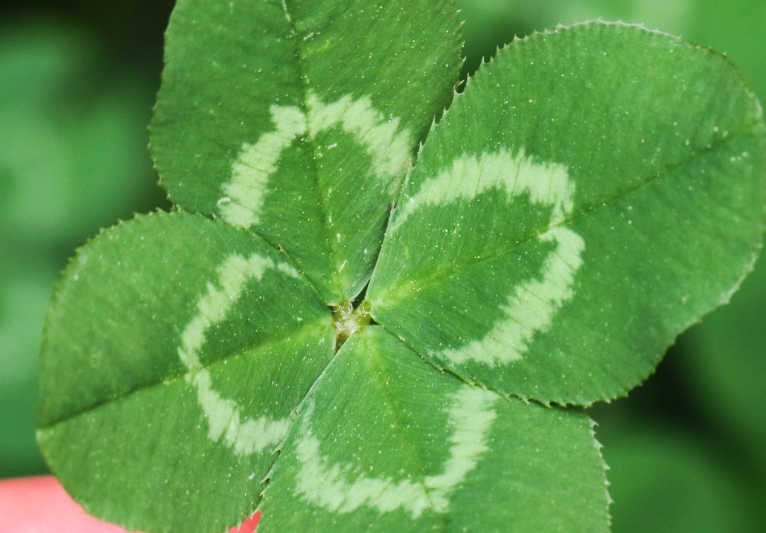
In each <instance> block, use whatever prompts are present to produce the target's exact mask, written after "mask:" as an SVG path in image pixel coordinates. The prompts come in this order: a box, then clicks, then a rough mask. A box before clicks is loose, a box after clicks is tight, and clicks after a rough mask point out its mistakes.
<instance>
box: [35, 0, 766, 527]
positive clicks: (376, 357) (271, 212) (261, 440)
mask: <svg viewBox="0 0 766 533" xmlns="http://www.w3.org/2000/svg"><path fill="white" fill-rule="evenodd" d="M450 6H451V4H450V3H449V2H447V1H446V0H444V1H443V2H411V1H408V2H404V1H393V0H389V1H388V2H379V3H370V2H367V1H364V0H355V1H352V0H346V1H340V0H339V1H334V2H306V1H297V0H287V1H286V2H282V1H256V0H247V1H246V0H239V1H236V2H229V3H226V2H223V3H222V2H213V1H212V0H206V1H200V0H184V1H182V2H181V3H180V5H179V7H178V8H177V10H176V12H175V14H174V16H173V20H172V23H171V28H170V30H169V34H168V51H167V59H168V67H167V69H166V72H165V76H164V81H163V88H162V91H161V94H160V97H159V103H158V107H157V113H156V118H155V121H154V124H153V132H154V133H153V150H154V154H155V159H156V161H157V165H158V168H159V170H160V173H161V175H162V177H163V178H162V179H163V182H164V183H165V184H166V186H167V187H168V189H169V191H170V193H171V196H172V197H173V199H174V200H175V201H176V202H178V204H179V205H180V206H183V207H184V208H185V209H189V210H194V211H201V212H203V213H205V214H208V215H210V216H211V218H214V219H217V220H210V219H208V218H205V217H203V216H201V215H191V214H186V213H183V212H178V213H174V214H157V215H152V216H149V217H143V218H139V219H137V220H135V221H132V222H130V223H127V224H123V225H120V226H119V227H118V228H116V229H113V230H110V231H107V232H106V233H104V234H103V235H101V236H99V237H98V238H97V239H95V240H94V241H93V242H92V243H90V244H89V245H87V246H86V247H85V248H83V250H82V251H81V252H80V253H79V254H78V257H77V258H76V260H75V261H74V262H73V264H72V265H71V266H70V268H69V269H68V270H67V272H66V273H65V276H64V281H63V282H62V284H61V286H60V287H59V289H58V291H57V294H56V297H55V299H54V302H53V304H52V306H51V311H50V314H49V318H48V324H47V327H46V333H45V343H44V346H43V353H42V373H43V377H42V393H43V410H42V414H41V420H40V426H41V429H40V433H39V440H40V443H41V446H42V448H43V449H44V451H45V455H46V457H47V459H48V461H49V462H50V464H51V466H52V468H53V469H54V470H55V471H56V472H57V474H58V475H59V476H60V477H61V478H62V480H63V482H64V484H65V486H66V487H67V488H68V489H69V490H70V491H71V492H72V493H73V494H74V495H75V497H76V498H77V499H78V500H79V501H81V502H82V503H83V504H84V505H85V506H86V508H87V509H89V510H90V511H91V512H94V513H96V514H98V515H99V516H101V517H103V518H106V519H109V520H114V521H118V522H120V523H121V524H123V525H126V526H128V527H130V528H139V529H142V530H145V531H150V532H151V531H162V532H166V531H167V532H176V531H177V532H181V531H188V530H190V529H193V530H195V531H200V532H208V533H216V532H218V531H223V530H224V529H225V528H227V527H229V526H231V525H232V524H235V523H237V522H239V521H241V520H242V519H243V518H245V517H246V516H248V515H250V514H251V513H252V511H253V510H254V509H255V508H256V507H259V506H260V508H262V509H263V512H264V518H263V522H262V526H261V528H262V529H263V532H264V533H268V532H269V531H301V530H309V531H322V532H324V531H327V532H329V531H359V530H376V528H377V530H378V531H401V532H413V533H414V532H420V531H423V530H432V531H441V532H444V533H450V532H453V531H454V532H455V533H457V532H459V531H470V530H473V531H482V532H484V531H498V532H500V531H508V530H512V531H518V532H525V531H546V532H548V531H562V532H563V531H566V532H583V533H585V532H588V533H590V532H593V531H606V530H608V522H609V520H608V516H607V511H606V506H607V497H606V495H605V492H604V484H603V483H604V479H603V465H602V461H601V459H600V457H599V455H598V452H597V446H596V444H595V442H594V439H593V436H592V431H591V425H590V422H589V420H588V419H587V417H586V416H584V415H583V414H582V413H581V412H579V411H578V410H576V409H564V408H550V407H545V406H542V405H539V403H547V402H550V401H556V402H559V403H581V404H587V403H590V402H592V401H594V400H596V399H604V398H611V397H614V396H615V395H618V394H623V393H625V392H626V391H627V390H628V389H629V388H630V387H632V386H633V385H635V384H636V383H638V382H639V381H640V380H641V379H642V378H643V377H645V376H646V375H647V374H648V373H649V372H650V371H651V369H652V368H653V367H654V365H655V364H656V362H657V360H658V359H659V357H660V355H661V353H662V351H663V350H664V348H665V347H666V345H667V344H668V343H669V342H670V341H671V340H672V338H673V337H674V336H675V335H677V334H678V333H679V332H680V331H681V330H682V329H683V328H684V327H686V326H687V325H688V324H689V323H691V322H692V321H694V320H697V319H698V318H699V317H700V316H701V314H702V313H704V312H706V311H707V310H709V309H710V308H712V307H713V306H714V305H716V304H718V303H719V302H721V301H723V300H725V299H726V298H727V297H728V295H729V294H730V292H731V291H732V290H733V289H734V288H735V287H736V286H737V283H738V281H739V279H740V278H741V276H742V275H743V273H744V272H746V271H747V268H748V266H749V264H750V262H751V261H752V260H753V257H754V253H755V250H756V248H757V242H758V240H759V232H760V229H761V224H762V208H761V203H762V200H763V192H764V189H763V180H762V175H761V173H762V172H763V168H764V166H765V164H764V161H763V154H764V147H765V146H764V144H765V143H764V134H763V132H764V127H763V123H762V120H761V111H760V107H759V106H758V104H757V102H756V101H755V100H754V99H753V97H752V96H751V95H750V93H749V92H747V90H746V89H745V88H744V87H743V85H742V82H741V81H740V79H739V78H738V76H737V75H736V73H735V72H734V71H733V70H732V68H731V67H730V65H729V64H728V63H727V62H726V61H725V60H723V59H722V58H721V57H719V56H717V55H715V54H712V53H710V52H709V51H707V50H700V49H697V48H695V47H693V46H691V45H688V44H685V43H683V42H681V41H678V40H676V39H673V38H670V37H668V36H666V35H663V34H659V33H651V32H646V31H644V30H641V29H638V28H635V27H630V26H626V25H622V24H615V25H609V24H603V23H596V24H589V25H583V26H577V27H574V28H571V29H561V30H559V31H557V32H555V33H550V34H544V35H537V36H535V37H533V38H531V39H528V40H525V41H520V42H517V43H514V44H513V45H512V46H510V47H509V48H508V49H507V50H505V51H504V52H502V53H501V54H499V56H498V59H497V60H496V61H495V62H494V63H493V64H492V65H490V66H488V67H486V68H485V70H484V71H483V72H482V73H480V74H479V75H477V77H476V78H475V79H474V80H473V81H472V82H471V83H470V84H469V86H468V87H467V89H466V92H465V93H464V95H462V96H460V97H457V98H456V101H455V102H454V103H453V105H452V107H451V109H450V111H449V112H448V113H447V114H446V116H445V118H444V119H443V121H442V122H441V123H440V124H439V125H438V126H437V127H434V128H432V130H431V132H430V133H429V139H428V143H427V144H426V145H425V147H424V148H423V150H422V152H421V153H420V155H419V158H418V163H417V166H415V167H414V169H413V170H412V172H410V173H409V178H408V180H407V182H406V184H405V186H404V189H403V191H402V194H401V195H400V196H399V197H398V198H399V199H398V205H397V207H396V210H395V214H394V216H393V217H392V219H391V220H390V221H387V216H388V213H389V211H390V204H391V201H392V200H393V199H394V198H395V197H396V192H397V189H398V188H399V181H400V180H401V178H403V175H404V172H405V171H406V169H407V168H408V166H409V165H410V159H411V157H412V156H413V151H414V148H415V147H416V145H417V143H418V142H419V141H421V140H422V139H423V138H424V137H425V133H426V130H427V128H428V125H429V123H430V122H431V119H432V117H433V116H434V115H436V114H438V113H439V112H440V110H441V106H442V104H443V103H444V102H445V101H446V100H447V99H448V95H449V92H450V91H451V88H452V83H453V79H454V77H455V73H456V65H457V63H458V62H457V60H456V56H455V53H454V52H455V50H454V48H453V46H454V38H455V24H454V20H453V19H454V16H453V15H454V13H453V12H452V11H451V7H450ZM442 39H445V40H446V43H445V42H442V41H441V40H442ZM408 82H409V83H408ZM384 148H385V149H384ZM386 224H387V234H386V237H385V240H384V242H383V244H382V249H381V253H380V260H379V261H378V262H377V264H376V258H377V255H378V247H379V246H381V241H382V240H383V229H384V226H385V225H386ZM373 267H375V270H374V275H373V278H372V281H371V282H370V287H369V290H368V292H367V299H366V302H365V303H364V304H362V306H360V307H358V308H357V309H356V310H355V311H353V312H352V310H351V305H350V303H349V302H350V300H351V299H352V298H353V297H354V296H356V294H357V293H358V292H359V291H361V290H362V289H363V287H364V285H365V283H366V282H367V280H368V278H369V277H370V275H371V274H372V273H373ZM331 311H335V314H334V315H333V313H332V312H331ZM369 315H372V317H374V319H375V321H376V322H377V325H375V324H373V325H372V326H366V327H365V325H366V324H368V323H369ZM333 317H334V318H333ZM333 321H334V322H335V323H334V324H333ZM333 326H334V328H335V330H333ZM358 326H361V332H360V331H358V330H357V327H358ZM336 332H339V333H338V338H337V339H336V338H335V337H336ZM340 333H342V334H343V335H346V334H347V333H351V337H350V339H349V340H348V341H347V343H346V344H344V345H343V347H342V348H341V349H340V350H339V351H338V352H337V354H335V356H334V358H333V352H334V350H333V348H334V347H335V346H336V344H338V345H339V344H340V343H339V341H338V339H340V338H341V335H340ZM435 367H436V368H435ZM438 367H448V368H449V369H450V370H451V372H450V373H443V372H440V371H439V370H438ZM477 383H478V384H479V385H480V386H474V385H475V384H477ZM488 389H494V390H495V391H497V392H492V391H490V390H488ZM498 392H499V393H501V394H498ZM519 397H521V398H522V399H523V398H525V397H526V398H532V399H534V400H536V401H538V402H539V403H525V402H523V401H522V400H521V399H520V398H519ZM277 451H279V453H278V454H277Z"/></svg>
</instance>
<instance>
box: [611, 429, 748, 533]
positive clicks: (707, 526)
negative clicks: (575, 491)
mask: <svg viewBox="0 0 766 533" xmlns="http://www.w3.org/2000/svg"><path fill="white" fill-rule="evenodd" d="M638 418H639V417H633V418H631V419H630V420H625V421H624V423H616V424H609V425H607V424H605V428H604V429H603V431H600V432H599V433H600V434H601V440H602V442H603V443H604V455H605V457H606V460H607V461H608V462H609V464H610V465H611V470H610V475H609V478H610V483H611V486H610V494H611V496H612V498H613V499H614V503H613V504H612V507H611V513H612V520H613V524H614V527H613V530H614V532H615V533H646V532H648V531H651V532H652V533H685V532H694V533H730V532H733V531H753V529H748V528H747V504H746V498H745V497H744V496H745V495H744V494H743V492H744V491H743V487H742V486H741V485H738V484H737V483H736V478H735V476H734V475H733V474H732V473H731V472H730V471H729V470H728V469H727V468H726V465H725V464H722V463H723V461H722V459H721V458H720V457H718V456H716V454H715V453H713V452H712V451H711V450H710V449H709V448H708V447H707V446H705V445H704V444H703V443H700V442H699V441H697V440H695V438H694V436H693V435H690V434H688V433H687V432H685V431H679V430H678V428H674V427H668V426H666V425H664V424H661V423H657V422H646V421H642V420H641V419H638Z"/></svg>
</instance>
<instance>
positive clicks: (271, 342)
mask: <svg viewBox="0 0 766 533" xmlns="http://www.w3.org/2000/svg"><path fill="white" fill-rule="evenodd" d="M328 313H329V312H328ZM328 316H331V315H329V314H328ZM320 329H328V331H333V330H332V325H331V323H330V322H329V321H327V322H326V323H325V322H324V321H319V320H318V321H316V322H312V323H308V324H303V325H301V326H299V327H297V328H295V329H293V330H290V331H289V332H288V333H284V332H283V331H280V332H279V335H277V336H274V337H270V338H268V339H265V340H263V341H261V342H256V343H253V344H249V345H247V346H245V347H243V348H242V349H241V350H238V351H237V352H233V353H231V354H229V355H226V356H224V357H222V358H220V359H216V360H215V361H212V362H210V363H208V364H207V365H200V366H199V368H195V369H193V370H186V371H184V372H181V373H174V374H171V375H169V376H164V377H163V378H162V379H160V380H157V381H152V382H151V383H147V384H145V385H142V386H140V387H136V388H134V389H131V390H129V391H127V392H124V393H121V394H118V395H116V396H110V397H108V398H103V399H101V400H99V401H96V402H94V403H92V404H90V405H88V406H87V407H85V408H83V409H80V410H77V411H75V412H73V413H69V414H67V415H65V416H62V417H59V418H57V419H54V420H53V421H51V422H48V423H46V424H44V425H41V426H38V428H37V429H38V430H48V429H52V428H54V427H55V426H58V425H60V424H64V423H66V422H69V421H71V420H73V419H75V418H78V417H80V416H83V415H87V414H89V413H91V412H93V411H95V410H97V409H100V408H102V407H105V406H107V405H111V404H112V403H115V402H120V401H122V400H125V399H127V398H129V397H131V396H133V395H134V394H138V393H141V392H144V391H148V390H152V389H155V388H158V387H163V386H165V385H172V384H174V383H176V382H178V381H181V380H184V379H186V378H187V376H190V375H193V374H196V373H198V372H200V371H202V370H209V369H211V368H215V367H217V366H220V365H225V364H228V362H229V361H233V360H237V359H239V358H241V357H245V356H247V355H248V354H252V353H253V352H255V351H262V350H263V349H268V348H270V347H272V346H275V345H279V344H282V343H285V342H294V341H295V340H296V339H300V338H302V337H304V336H311V337H314V335H316V332H317V330H320ZM333 333H334V332H333ZM292 334H295V335H292ZM309 334H310V335H309ZM328 365H329V363H328ZM326 366H327V365H325V367H323V368H326ZM317 379H318V378H317ZM317 379H315V380H314V382H312V386H313V384H314V383H315V382H316V381H317Z"/></svg>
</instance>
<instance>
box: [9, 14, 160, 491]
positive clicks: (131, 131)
mask: <svg viewBox="0 0 766 533" xmlns="http://www.w3.org/2000/svg"><path fill="white" fill-rule="evenodd" d="M100 49H101V43H100V42H99V41H98V40H96V39H95V38H93V37H92V36H90V35H89V34H88V33H86V32H85V31H83V30H79V29H75V28H73V27H70V26H67V25H64V24H61V23H54V22H50V21H46V22H42V21H30V20H26V21H24V22H20V23H16V24H13V23H12V22H11V21H6V22H4V23H3V25H2V27H0V140H2V147H1V148H0V477H5V476H10V475H21V474H29V473H35V472H40V471H44V469H45V465H44V463H43V461H42V458H41V457H40V455H39V452H38V451H37V447H36V444H35V438H34V430H33V418H34V409H35V404H36V386H35V380H36V359H37V351H38V349H39V342H40V330H41V328H42V324H43V319H44V316H45V311H46V308H47V303H48V297H49V294H50V292H51V288H52V284H53V283H54V281H55V279H56V277H57V274H58V271H59V270H60V269H61V268H62V267H63V266H64V262H65V259H66V257H67V255H69V254H70V251H71V249H72V248H73V247H74V246H77V245H79V244H81V243H82V242H83V241H84V240H85V239H87V238H88V237H90V236H92V235H94V234H95V233H96V232H97V231H98V229H99V228H100V227H105V226H108V225H111V224H112V223H114V221H115V220H116V219H117V218H118V217H129V216H131V214H132V212H133V210H138V209H142V208H146V207H147V206H148V205H147V200H148V195H149V194H150V192H151V191H152V187H154V185H153V177H152V175H151V167H150V164H149V158H148V156H147V154H146V143H147V139H146V133H145V132H146V123H147V121H148V118H149V109H150V107H151V102H152V94H151V93H152V88H151V86H150V85H149V86H147V83H146V82H145V81H143V80H142V79H141V78H140V77H137V76H136V75H134V74H130V73H128V72H120V71H119V70H118V69H115V68H113V67H112V68H110V65H109V64H108V63H107V62H106V61H104V58H103V56H102V55H101V54H100V53H99V50H100ZM154 202H156V200H154V201H153V202H152V203H154ZM149 205H152V204H149Z"/></svg>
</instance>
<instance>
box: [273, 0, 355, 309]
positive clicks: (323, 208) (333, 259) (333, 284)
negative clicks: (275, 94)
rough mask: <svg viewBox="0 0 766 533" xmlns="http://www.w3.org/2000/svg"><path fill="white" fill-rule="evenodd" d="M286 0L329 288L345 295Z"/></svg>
mask: <svg viewBox="0 0 766 533" xmlns="http://www.w3.org/2000/svg"><path fill="white" fill-rule="evenodd" d="M288 1H292V0H282V8H283V9H284V12H285V19H286V20H287V27H288V29H289V30H290V35H288V36H287V40H292V41H293V48H294V49H295V54H294V55H295V62H296V70H297V71H298V84H299V85H300V88H301V89H300V90H301V93H302V97H301V98H300V103H299V104H300V108H301V111H302V112H303V114H304V116H305V117H306V122H307V124H306V125H307V131H308V145H309V146H310V147H311V165H312V168H313V173H312V175H313V177H314V190H315V191H316V194H317V196H318V197H319V202H318V203H317V205H318V207H319V211H320V217H321V221H320V224H321V226H322V229H324V233H325V238H326V239H327V244H328V246H329V248H330V265H331V272H330V289H331V290H332V291H333V292H334V291H337V292H338V296H340V298H344V297H346V296H345V295H344V294H343V289H344V288H345V284H344V283H343V282H342V281H341V272H340V263H339V262H338V255H339V252H338V247H337V245H336V243H335V239H333V234H334V231H333V230H332V228H331V227H330V225H331V224H332V223H331V222H330V219H329V216H328V214H329V212H330V208H329V198H328V197H327V195H326V194H325V193H324V190H323V189H322V188H321V187H320V186H319V166H318V164H317V159H318V158H317V156H318V152H317V146H316V143H315V142H314V140H313V139H314V137H313V132H312V131H311V127H310V123H311V120H310V119H309V108H308V104H307V102H308V97H309V92H310V88H309V86H308V83H307V82H306V76H305V72H304V69H303V53H302V50H301V44H300V39H299V36H300V34H299V33H298V28H297V27H296V25H295V20H294V18H293V16H292V13H291V11H290V8H289V7H288V5H287V4H288ZM328 296H330V297H332V296H333V294H330V295H328ZM327 303H328V305H337V304H340V303H341V302H332V301H331V302H327Z"/></svg>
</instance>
